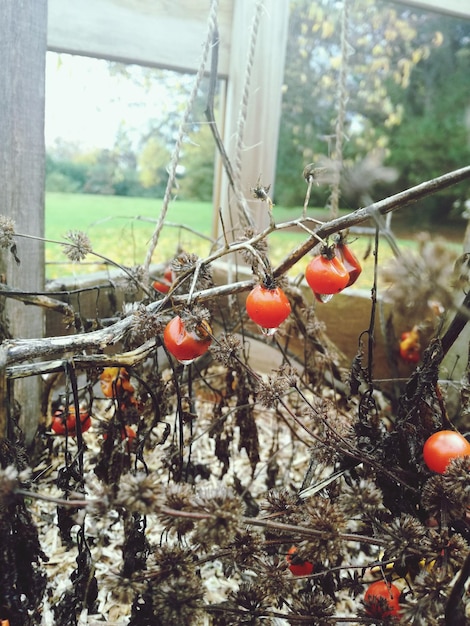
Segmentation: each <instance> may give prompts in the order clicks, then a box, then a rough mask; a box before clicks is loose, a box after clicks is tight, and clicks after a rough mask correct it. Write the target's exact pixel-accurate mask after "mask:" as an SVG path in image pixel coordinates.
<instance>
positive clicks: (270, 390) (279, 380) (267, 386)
mask: <svg viewBox="0 0 470 626" xmlns="http://www.w3.org/2000/svg"><path fill="white" fill-rule="evenodd" d="M288 390H289V382H288V380H287V378H286V377H284V376H279V375H278V374H274V375H273V376H271V375H269V376H267V377H266V380H263V379H259V380H258V381H257V383H256V400H257V402H259V403H260V404H262V405H263V406H264V407H266V408H268V409H271V408H273V407H275V406H276V404H277V403H278V402H279V400H280V399H281V398H282V397H283V396H284V395H285V394H286V393H287V391H288Z"/></svg>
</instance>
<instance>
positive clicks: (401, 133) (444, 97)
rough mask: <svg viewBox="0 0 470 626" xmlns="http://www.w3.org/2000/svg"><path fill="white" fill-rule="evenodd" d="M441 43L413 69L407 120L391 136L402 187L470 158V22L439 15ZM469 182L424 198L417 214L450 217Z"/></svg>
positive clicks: (404, 102) (405, 112) (406, 103)
mask: <svg viewBox="0 0 470 626" xmlns="http://www.w3.org/2000/svg"><path fill="white" fill-rule="evenodd" d="M435 20H436V23H435V26H439V28H440V31H439V36H440V37H441V38H442V45H441V46H440V47H439V48H436V49H435V50H433V51H432V53H431V54H430V55H429V57H428V58H424V59H422V60H421V61H420V63H418V64H417V65H416V66H415V68H414V69H413V71H412V73H411V76H410V86H409V88H408V89H407V90H406V92H405V94H404V97H403V95H402V94H400V95H401V96H402V97H401V98H400V101H401V105H402V106H403V121H402V122H401V124H400V125H398V126H396V127H394V128H393V129H392V130H391V132H390V136H389V147H390V156H389V159H388V162H389V163H390V164H391V165H394V166H396V167H397V168H399V171H400V178H399V181H398V183H399V186H400V188H405V187H408V186H411V185H415V184H417V183H419V182H421V181H423V180H426V179H428V178H433V177H435V176H439V175H441V174H443V173H445V172H446V171H450V170H452V169H457V168H459V167H462V166H464V165H466V164H468V163H469V161H470V123H469V119H468V115H469V110H468V106H469V102H470V80H469V68H470V24H469V23H468V22H464V21H462V20H457V19H453V18H444V17H442V16H440V17H439V18H435ZM469 192H470V185H469V184H468V183H464V184H460V185H457V186H455V187H452V188H450V189H448V190H447V191H445V192H442V193H440V194H438V195H436V196H433V197H431V198H429V199H428V200H426V202H425V203H423V204H422V205H420V206H422V207H423V209H424V210H419V207H418V209H417V210H415V211H414V218H415V219H416V220H419V221H420V222H421V223H422V222H423V220H425V219H429V220H430V221H440V220H443V219H447V218H448V217H449V214H450V213H451V211H452V209H453V207H454V206H455V204H456V201H458V200H465V199H466V198H468V195H469Z"/></svg>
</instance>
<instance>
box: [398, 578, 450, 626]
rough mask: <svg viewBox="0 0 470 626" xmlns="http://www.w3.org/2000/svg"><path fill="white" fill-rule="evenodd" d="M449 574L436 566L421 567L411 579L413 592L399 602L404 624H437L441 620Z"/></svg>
mask: <svg viewBox="0 0 470 626" xmlns="http://www.w3.org/2000/svg"><path fill="white" fill-rule="evenodd" d="M450 582H451V576H449V575H446V574H445V573H443V572H442V571H440V570H439V569H438V568H434V567H431V568H423V569H422V570H421V571H420V572H419V574H418V575H417V576H416V577H415V579H414V580H413V593H412V594H407V595H406V596H405V598H404V600H403V601H402V602H400V614H401V617H402V621H403V623H404V624H411V623H413V624H423V625H424V624H426V626H438V625H439V624H442V623H443V622H442V621H441V619H439V618H440V617H442V618H443V617H444V611H445V607H446V604H447V593H448V592H449V586H450Z"/></svg>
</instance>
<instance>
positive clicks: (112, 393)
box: [100, 367, 135, 398]
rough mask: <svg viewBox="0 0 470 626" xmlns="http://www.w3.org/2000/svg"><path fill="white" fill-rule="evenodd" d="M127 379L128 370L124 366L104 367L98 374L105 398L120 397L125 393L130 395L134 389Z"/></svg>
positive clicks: (128, 377)
mask: <svg viewBox="0 0 470 626" xmlns="http://www.w3.org/2000/svg"><path fill="white" fill-rule="evenodd" d="M129 379H130V376H129V372H128V371H127V370H126V368H125V367H105V368H104V370H103V371H102V372H101V375H100V385H101V391H102V392H103V395H105V396H106V397H107V398H114V397H117V398H120V397H122V396H123V395H124V394H126V393H127V394H129V395H130V396H132V395H133V394H134V391H135V389H134V387H133V386H132V385H131V383H130V380H129Z"/></svg>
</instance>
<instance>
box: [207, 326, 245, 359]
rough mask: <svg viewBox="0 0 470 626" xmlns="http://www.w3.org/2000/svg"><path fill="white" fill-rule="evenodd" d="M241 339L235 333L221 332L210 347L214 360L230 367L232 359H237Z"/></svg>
mask: <svg viewBox="0 0 470 626" xmlns="http://www.w3.org/2000/svg"><path fill="white" fill-rule="evenodd" d="M241 345H242V344H241V341H240V339H238V337H237V336H236V335H230V334H222V335H220V337H218V339H217V341H214V342H213V343H212V345H211V347H210V351H211V354H212V356H213V357H214V359H215V360H216V361H219V362H220V363H222V365H225V367H230V366H231V365H233V360H234V359H235V360H237V353H238V352H239V351H240V349H241Z"/></svg>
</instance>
